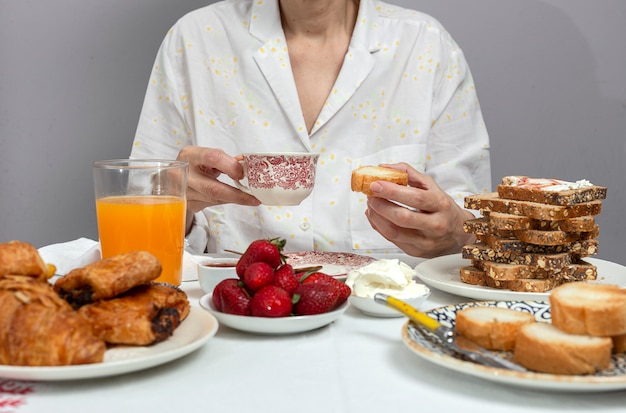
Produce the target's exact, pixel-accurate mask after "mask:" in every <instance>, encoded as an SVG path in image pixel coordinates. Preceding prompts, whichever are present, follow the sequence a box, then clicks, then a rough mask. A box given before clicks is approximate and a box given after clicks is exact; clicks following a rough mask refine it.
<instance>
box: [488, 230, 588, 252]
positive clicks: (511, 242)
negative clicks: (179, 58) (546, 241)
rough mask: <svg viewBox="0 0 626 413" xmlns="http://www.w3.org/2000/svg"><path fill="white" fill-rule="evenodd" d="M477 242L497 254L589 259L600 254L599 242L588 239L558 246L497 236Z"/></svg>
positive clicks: (490, 236)
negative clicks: (569, 256) (525, 253)
mask: <svg viewBox="0 0 626 413" xmlns="http://www.w3.org/2000/svg"><path fill="white" fill-rule="evenodd" d="M476 238H477V240H479V241H480V242H481V243H484V244H486V245H488V246H489V247H490V248H492V249H493V250H494V251H496V252H509V253H511V252H518V251H522V252H529V253H544V254H555V253H560V252H568V253H571V254H575V255H577V256H579V257H589V256H592V255H594V254H597V253H598V240H597V239H595V238H594V239H586V240H580V241H574V242H570V243H565V244H558V245H536V244H528V243H526V242H524V241H521V240H519V239H517V238H511V237H500V236H496V235H476Z"/></svg>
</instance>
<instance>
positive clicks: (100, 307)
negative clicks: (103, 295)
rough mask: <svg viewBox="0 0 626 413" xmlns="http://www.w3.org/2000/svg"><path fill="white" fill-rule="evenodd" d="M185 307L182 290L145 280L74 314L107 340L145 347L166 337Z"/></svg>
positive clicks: (186, 311)
mask: <svg viewBox="0 0 626 413" xmlns="http://www.w3.org/2000/svg"><path fill="white" fill-rule="evenodd" d="M189 310H190V307H189V300H188V299H187V295H186V294H185V293H184V292H183V291H182V290H180V289H178V288H177V287H174V286H171V285H169V284H160V283H148V284H144V285H140V286H138V287H135V288H133V289H132V290H130V291H127V292H126V293H124V294H121V295H120V296H118V297H115V298H112V299H109V300H101V301H98V302H94V303H92V304H87V305H84V306H82V307H81V308H80V309H79V310H78V314H79V315H80V316H82V317H83V318H84V319H86V320H87V321H89V323H90V324H91V325H92V326H93V328H94V330H95V332H96V334H98V335H99V336H100V337H101V338H102V339H103V340H105V341H106V342H107V343H110V344H128V345H139V346H145V345H150V344H155V343H158V342H161V341H163V340H165V339H167V338H168V337H170V336H171V335H172V334H173V332H174V330H175V329H176V328H177V327H178V326H179V325H180V323H181V322H182V321H183V320H184V319H185V318H187V315H189Z"/></svg>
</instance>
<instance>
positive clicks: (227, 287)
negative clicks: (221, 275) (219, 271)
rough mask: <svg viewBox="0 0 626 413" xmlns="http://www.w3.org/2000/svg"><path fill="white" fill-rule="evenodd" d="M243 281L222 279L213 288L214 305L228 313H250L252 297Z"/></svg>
mask: <svg viewBox="0 0 626 413" xmlns="http://www.w3.org/2000/svg"><path fill="white" fill-rule="evenodd" d="M242 284H243V283H241V281H239V280H237V279H235V278H228V279H226V280H223V281H221V282H220V283H219V284H217V285H216V286H215V289H214V290H213V305H214V306H215V308H217V309H218V310H219V311H222V312H224V313H227V314H235V315H250V303H251V301H252V297H250V294H249V293H248V291H246V289H245V288H244V286H243V285H242Z"/></svg>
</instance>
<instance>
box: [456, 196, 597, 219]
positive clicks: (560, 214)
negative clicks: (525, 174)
mask: <svg viewBox="0 0 626 413" xmlns="http://www.w3.org/2000/svg"><path fill="white" fill-rule="evenodd" d="M464 206H465V208H467V209H473V210H484V211H494V212H504V213H507V214H513V215H523V216H527V217H530V218H534V219H539V220H546V221H560V220H565V219H570V218H575V217H581V216H587V215H598V214H600V211H601V209H602V201H600V200H596V201H590V202H583V203H580V204H575V205H548V204H542V203H539V202H531V201H517V200H511V199H503V198H499V197H498V193H497V192H490V193H487V194H477V195H469V196H466V197H465V199H464Z"/></svg>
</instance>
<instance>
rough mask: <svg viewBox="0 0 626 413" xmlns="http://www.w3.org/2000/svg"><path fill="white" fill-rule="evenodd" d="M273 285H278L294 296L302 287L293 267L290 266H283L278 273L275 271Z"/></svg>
mask: <svg viewBox="0 0 626 413" xmlns="http://www.w3.org/2000/svg"><path fill="white" fill-rule="evenodd" d="M272 284H274V285H277V286H279V287H281V288H283V289H284V290H285V291H287V292H288V293H289V294H292V293H293V292H294V290H295V289H296V288H297V287H298V285H300V281H299V280H298V277H297V276H296V273H295V271H294V269H293V267H292V266H291V265H290V264H283V265H281V266H280V267H278V269H277V270H276V271H274V279H273V280H272Z"/></svg>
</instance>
